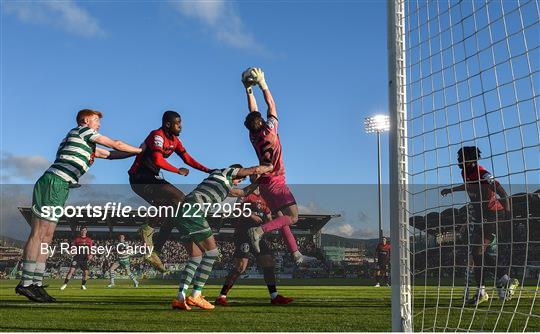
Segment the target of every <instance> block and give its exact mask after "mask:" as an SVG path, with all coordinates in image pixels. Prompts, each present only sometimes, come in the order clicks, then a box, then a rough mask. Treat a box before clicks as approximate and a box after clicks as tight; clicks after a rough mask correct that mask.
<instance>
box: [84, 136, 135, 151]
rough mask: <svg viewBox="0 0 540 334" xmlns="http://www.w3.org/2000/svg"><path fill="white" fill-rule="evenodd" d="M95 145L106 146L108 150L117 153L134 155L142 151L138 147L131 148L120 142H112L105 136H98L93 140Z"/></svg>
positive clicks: (112, 140)
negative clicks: (110, 149) (113, 150)
mask: <svg viewBox="0 0 540 334" xmlns="http://www.w3.org/2000/svg"><path fill="white" fill-rule="evenodd" d="M94 141H95V142H96V143H98V144H101V145H103V146H107V147H109V148H112V149H115V150H117V151H121V152H126V153H135V154H139V153H141V152H142V149H141V148H140V147H135V146H131V145H129V144H126V143H124V142H122V141H120V140H114V139H111V138H109V137H107V136H103V135H101V136H99V137H97V138H96V139H95V140H94Z"/></svg>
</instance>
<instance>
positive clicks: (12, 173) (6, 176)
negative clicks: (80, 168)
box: [0, 152, 96, 184]
mask: <svg viewBox="0 0 540 334" xmlns="http://www.w3.org/2000/svg"><path fill="white" fill-rule="evenodd" d="M50 165H51V162H49V160H47V158H45V157H43V156H41V155H18V154H13V153H10V152H1V155H0V166H1V170H0V182H2V183H5V184H8V183H11V184H13V183H27V182H29V183H34V182H36V181H37V179H38V178H39V177H40V176H41V174H43V173H44V172H45V171H46V170H47V169H48V168H49V166H50ZM95 179H96V177H95V175H93V174H92V173H89V172H87V173H85V174H84V175H83V176H82V178H81V179H80V180H79V182H80V183H81V184H90V183H93V182H94V181H95Z"/></svg>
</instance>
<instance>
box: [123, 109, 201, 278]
mask: <svg viewBox="0 0 540 334" xmlns="http://www.w3.org/2000/svg"><path fill="white" fill-rule="evenodd" d="M181 131H182V119H181V117H180V114H178V113H177V112H176V111H172V110H169V111H166V112H165V113H163V117H162V121H161V127H160V128H159V129H157V130H153V131H151V132H150V134H149V135H148V136H147V137H146V139H145V140H144V147H145V149H144V150H143V152H141V153H139V154H138V155H137V158H136V159H135V162H134V163H133V165H132V166H131V168H130V169H129V172H128V173H129V183H130V184H131V189H133V191H134V192H135V193H136V194H137V195H139V196H140V197H142V198H143V199H144V200H145V201H147V202H148V203H150V204H151V205H153V206H173V207H176V206H177V205H178V204H179V203H181V202H183V201H184V197H185V195H184V193H183V192H182V191H180V189H178V188H176V187H175V186H173V185H172V184H170V183H169V182H167V181H165V179H164V178H163V177H162V176H161V175H160V171H161V169H164V170H166V171H169V172H172V173H176V174H180V175H183V176H186V175H188V174H189V170H188V169H187V168H182V167H181V168H178V167H175V166H173V165H171V164H170V163H168V162H167V160H166V159H167V158H168V157H170V156H171V154H173V153H176V154H177V155H178V156H180V157H181V158H182V160H183V161H184V162H185V163H186V164H187V165H189V166H190V167H193V168H195V169H198V170H200V171H202V172H205V173H208V172H209V169H208V168H206V167H205V166H203V165H202V164H200V163H198V162H197V161H196V160H195V159H193V158H192V157H191V156H190V155H189V154H188V153H187V151H186V149H185V148H184V145H182V142H181V141H180V139H178V136H179V135H180V132H181ZM173 219H174V217H166V218H164V221H163V222H162V221H161V220H160V218H159V217H158V218H157V219H155V220H151V221H150V222H149V223H147V224H145V225H143V226H142V227H141V228H140V230H139V232H140V234H141V236H142V239H143V241H144V242H145V243H146V245H147V246H154V251H153V252H152V254H151V255H150V256H149V257H147V258H146V261H147V262H149V263H150V264H151V265H153V266H154V267H156V268H157V269H158V270H160V271H162V272H163V271H165V266H164V265H163V263H162V262H161V260H160V258H159V253H160V251H161V249H162V248H163V245H164V244H165V241H167V239H168V237H169V236H170V234H171V231H172V228H173V225H174V223H173ZM157 226H159V227H160V229H159V234H158V237H157V240H156V243H155V245H154V241H153V233H154V227H157Z"/></svg>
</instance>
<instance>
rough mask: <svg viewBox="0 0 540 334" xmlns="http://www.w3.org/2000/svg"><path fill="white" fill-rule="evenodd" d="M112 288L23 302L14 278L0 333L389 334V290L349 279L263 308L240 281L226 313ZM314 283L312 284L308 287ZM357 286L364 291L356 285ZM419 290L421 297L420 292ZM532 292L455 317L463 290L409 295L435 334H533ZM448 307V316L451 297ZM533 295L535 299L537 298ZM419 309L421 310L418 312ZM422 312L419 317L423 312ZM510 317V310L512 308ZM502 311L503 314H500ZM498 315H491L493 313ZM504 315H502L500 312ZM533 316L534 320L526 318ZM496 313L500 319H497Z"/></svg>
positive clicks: (171, 290)
mask: <svg viewBox="0 0 540 334" xmlns="http://www.w3.org/2000/svg"><path fill="white" fill-rule="evenodd" d="M118 282H119V283H118V284H117V286H116V287H115V288H113V289H108V288H107V287H106V285H107V281H105V280H90V281H89V283H88V288H89V289H88V290H86V291H83V290H81V289H80V280H72V281H71V282H70V285H69V286H68V288H67V289H66V290H64V291H60V290H59V289H58V288H59V286H60V284H61V281H59V280H56V281H49V282H48V283H49V284H50V287H49V288H48V289H47V290H48V291H49V292H50V293H51V294H52V295H53V296H55V297H56V298H57V299H58V301H59V302H58V303H54V304H35V303H30V302H28V301H27V300H26V298H24V297H21V296H17V295H15V293H14V287H15V285H16V284H17V281H15V280H3V281H0V308H1V311H0V314H2V321H1V322H0V330H1V331H190V332H215V331H233V332H244V331H245V332H252V331H291V332H295V331H334V332H339V331H346V332H355V331H389V330H391V322H390V314H391V302H390V288H388V287H381V288H374V287H372V286H366V285H365V284H368V283H371V282H366V281H364V282H362V281H359V280H353V279H332V280H281V282H280V286H279V291H280V293H282V294H284V295H286V296H291V297H294V298H296V300H295V301H294V302H293V303H292V304H290V305H286V306H273V305H270V304H269V300H268V293H267V291H266V287H265V286H264V285H263V283H262V282H261V281H259V280H243V281H241V283H240V284H238V285H237V286H235V287H234V289H233V290H232V291H231V292H230V294H229V300H230V302H231V305H230V306H229V307H219V306H218V307H216V309H215V310H213V311H203V310H198V309H197V310H192V311H189V312H186V311H173V310H171V309H170V302H171V300H172V298H173V297H174V296H175V295H176V290H177V286H176V282H174V281H163V280H147V281H143V282H142V284H141V286H140V287H139V288H138V289H135V288H133V287H132V286H131V284H130V282H129V281H127V280H119V281H118ZM210 283H214V284H209V285H207V287H206V288H205V290H204V294H205V295H206V296H207V299H208V300H210V301H213V300H214V299H215V297H216V296H217V294H218V292H219V288H220V286H219V285H217V284H216V283H219V282H218V281H212V282H210ZM315 284H317V285H315ZM360 284H364V285H360ZM424 291H426V293H424ZM529 291H534V288H530V289H527V288H525V289H524V290H523V292H522V296H521V298H520V302H519V303H517V301H516V300H512V301H511V302H508V303H505V304H504V305H503V304H502V303H501V302H499V301H498V300H495V299H494V300H493V301H492V303H491V305H485V306H479V307H478V309H477V310H476V312H475V309H474V308H466V309H464V311H463V313H461V322H460V323H459V324H458V321H459V318H460V311H461V307H459V305H458V301H457V299H459V296H461V293H462V289H460V288H456V289H454V291H453V292H452V290H451V289H450V288H443V289H440V290H436V289H435V288H428V289H427V290H423V289H422V291H418V292H417V293H416V297H415V303H416V305H415V311H414V313H415V328H416V329H420V328H421V327H423V328H424V329H431V330H433V328H434V327H435V329H436V330H437V331H440V330H443V329H444V327H450V328H452V327H459V328H460V329H467V328H468V327H469V325H471V324H472V326H471V329H473V330H474V329H481V328H482V326H483V329H484V330H488V329H489V330H492V328H493V326H494V324H495V323H497V326H496V328H497V329H498V330H506V328H507V327H508V324H509V323H510V319H511V317H512V313H513V314H514V319H513V320H512V321H511V326H510V329H511V330H513V331H522V330H523V328H524V326H525V321H526V320H527V318H528V319H529V320H528V324H527V330H528V331H535V330H536V331H538V330H540V319H539V318H538V316H539V314H540V310H539V307H538V306H534V305H533V300H534V292H529ZM451 293H453V296H454V298H455V299H454V300H453V302H452V303H453V306H454V307H455V308H451V309H450V314H448V312H449V311H448V310H449V308H448V306H449V305H450V296H451ZM539 297H540V296H539ZM424 304H425V308H424ZM422 309H424V310H425V311H424V312H422ZM514 309H515V310H516V311H517V313H516V312H513V310H514ZM501 310H502V312H500V311H501ZM497 311H498V312H497ZM507 312H508V313H507ZM529 313H532V314H533V315H535V316H532V317H526V316H525V315H524V314H529ZM498 314H501V316H500V317H498Z"/></svg>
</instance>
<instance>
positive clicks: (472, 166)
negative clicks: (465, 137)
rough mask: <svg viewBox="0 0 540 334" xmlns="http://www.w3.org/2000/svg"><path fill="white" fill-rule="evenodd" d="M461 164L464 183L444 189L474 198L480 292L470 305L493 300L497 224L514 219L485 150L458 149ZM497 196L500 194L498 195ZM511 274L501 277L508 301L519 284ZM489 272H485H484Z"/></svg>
mask: <svg viewBox="0 0 540 334" xmlns="http://www.w3.org/2000/svg"><path fill="white" fill-rule="evenodd" d="M457 154H458V166H459V168H460V169H461V176H462V178H463V181H464V183H463V184H461V185H459V186H456V187H453V188H447V189H443V190H442V191H441V195H442V196H446V195H448V194H450V193H452V192H456V191H466V192H467V195H468V196H469V199H470V207H471V211H472V215H470V216H471V221H472V225H471V238H470V242H472V247H471V253H472V260H473V266H474V269H473V270H474V279H475V281H476V284H477V287H478V291H477V292H476V294H475V296H474V298H473V299H471V300H469V301H468V303H469V304H473V305H478V304H480V303H483V302H485V301H487V300H489V296H488V294H487V293H486V289H485V283H484V281H485V276H486V275H485V274H489V276H491V277H493V278H494V279H495V278H496V275H495V274H494V273H493V270H495V269H496V267H497V255H496V248H497V227H498V224H501V225H502V224H503V223H505V222H507V221H508V219H509V218H511V210H510V200H509V198H508V195H507V194H506V191H505V190H504V188H503V187H502V186H501V184H500V183H499V182H498V181H497V180H495V178H494V177H493V176H492V175H491V173H489V172H488V171H487V170H486V169H485V168H484V167H482V166H480V165H479V164H478V159H480V156H481V151H480V149H478V148H477V147H476V146H465V147H463V148H461V149H459V150H458V152H457ZM497 195H498V196H499V197H497ZM484 268H485V269H486V270H484ZM509 269H510V268H508V270H507V273H505V274H504V275H502V277H501V278H500V279H499V280H498V282H497V286H498V288H499V297H500V298H501V299H505V300H508V299H510V298H512V296H513V295H514V294H515V290H516V288H517V287H518V286H519V281H518V280H517V279H511V278H510V277H509V276H508V274H509V271H510V270H509ZM484 271H485V272H484Z"/></svg>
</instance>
